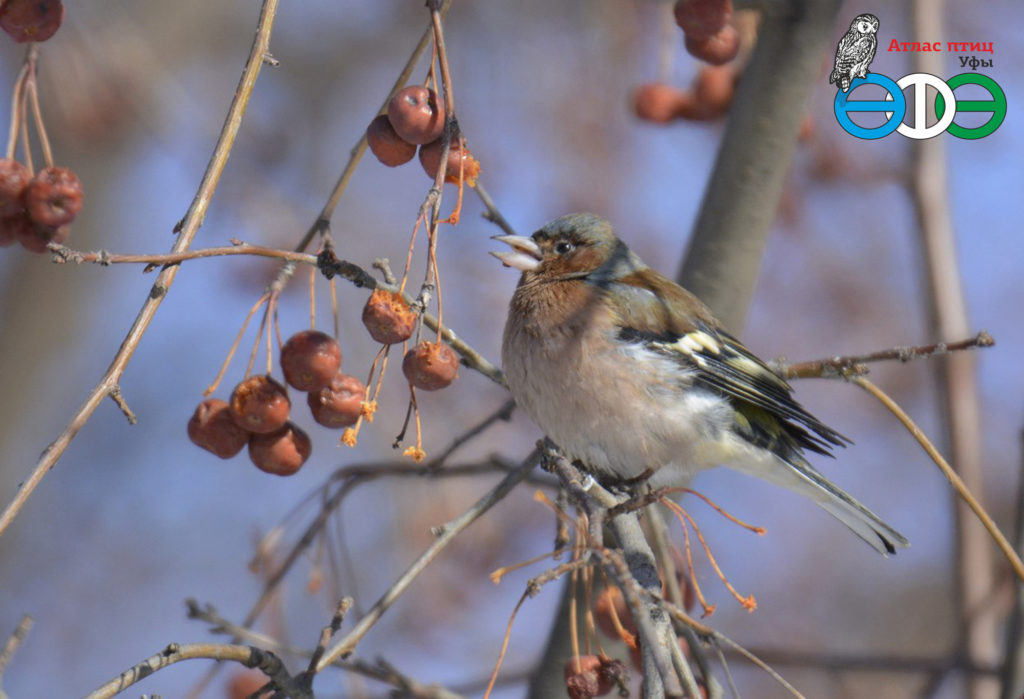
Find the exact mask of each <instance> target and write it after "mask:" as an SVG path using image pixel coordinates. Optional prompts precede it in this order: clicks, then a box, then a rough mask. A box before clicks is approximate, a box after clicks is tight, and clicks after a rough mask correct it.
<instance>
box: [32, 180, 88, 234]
mask: <svg viewBox="0 0 1024 699" xmlns="http://www.w3.org/2000/svg"><path fill="white" fill-rule="evenodd" d="M83 196H84V194H83V192H82V182H81V180H79V179H78V176H77V175H75V173H73V172H72V171H71V170H70V169H68V168H66V167H48V168H43V169H42V170H40V171H39V172H37V173H36V176H35V177H33V178H32V181H31V182H29V183H28V187H27V188H26V189H25V209H26V210H27V211H28V215H29V218H31V219H32V221H33V222H35V223H38V224H39V225H41V226H63V225H64V224H65V223H71V222H72V221H73V220H74V218H75V216H77V215H78V212H79V211H81V210H82V198H83Z"/></svg>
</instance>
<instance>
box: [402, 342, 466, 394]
mask: <svg viewBox="0 0 1024 699" xmlns="http://www.w3.org/2000/svg"><path fill="white" fill-rule="evenodd" d="M402 373H403V374H405V378H406V379H407V380H408V381H409V383H410V384H412V385H413V386H415V387H416V388H418V389H420V390H423V391H437V390H439V389H442V388H444V387H445V386H447V385H449V384H450V383H451V382H452V381H454V380H455V378H456V377H457V376H458V374H459V357H458V355H456V354H455V351H454V350H453V349H452V348H451V347H449V346H448V345H446V344H444V343H443V342H428V341H426V340H424V341H423V342H421V343H419V344H418V345H416V346H415V347H413V348H412V349H411V350H409V351H408V352H406V353H405V358H404V359H402Z"/></svg>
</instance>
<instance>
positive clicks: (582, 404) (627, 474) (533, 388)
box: [503, 333, 736, 486]
mask: <svg viewBox="0 0 1024 699" xmlns="http://www.w3.org/2000/svg"><path fill="white" fill-rule="evenodd" d="M578 346H579V344H578V343H577V342H574V341H571V338H570V337H567V336H565V335H562V336H555V337H548V338H545V339H544V340H543V341H539V340H537V339H536V338H530V339H529V340H528V336H527V335H526V334H525V333H522V334H521V335H520V336H519V337H518V338H506V343H505V351H504V352H503V354H504V357H503V359H504V367H505V373H506V377H507V380H508V384H509V387H510V389H511V390H512V394H513V396H514V397H515V399H516V402H517V403H518V404H519V406H520V407H521V408H522V409H523V410H524V411H525V412H526V413H527V414H528V415H529V416H530V417H531V418H532V419H533V420H534V422H536V423H537V425H539V426H540V428H541V429H542V430H544V432H545V433H546V434H547V435H548V436H549V437H550V438H551V439H552V440H554V441H555V443H557V444H558V445H559V446H560V447H561V448H562V449H563V450H564V451H565V453H566V455H567V456H569V457H570V458H572V459H579V460H580V461H582V462H583V463H584V464H585V465H586V466H588V467H589V468H591V469H593V470H595V471H598V472H604V473H608V474H612V475H614V476H615V477H618V478H624V479H625V478H634V477H636V476H639V475H640V474H642V473H643V472H644V471H645V470H648V469H650V470H652V471H656V472H657V473H656V475H655V476H654V477H653V478H652V479H651V483H652V485H654V486H662V485H682V484H685V483H686V482H687V481H688V480H689V478H690V476H692V475H694V474H695V473H696V472H698V471H700V470H703V469H706V468H710V467H712V466H715V465H718V464H719V463H723V462H725V461H728V460H729V459H730V457H731V456H734V454H730V453H728V452H731V451H732V448H735V446H736V441H735V438H733V437H732V436H731V435H730V429H729V428H730V427H731V425H732V414H733V413H732V408H731V407H730V406H729V404H728V403H727V402H726V401H725V400H724V399H722V398H721V397H719V396H716V395H714V394H712V393H710V392H707V391H703V390H699V389H692V388H690V387H689V386H690V381H691V378H690V376H689V374H688V373H687V372H686V371H684V370H683V368H682V367H681V366H680V365H679V364H677V363H676V362H673V361H672V360H671V359H668V358H666V357H664V356H662V355H659V354H657V353H655V352H652V351H650V350H647V349H645V348H643V347H642V346H641V345H639V344H636V345H629V346H628V347H627V348H625V349H609V350H608V351H606V352H603V353H597V354H591V355H584V354H583V353H581V352H580V351H578V350H573V349H570V348H572V347H578ZM512 347H516V351H514V352H513V351H511V348H512ZM638 360H640V361H638ZM585 377H586V378H585ZM627 406H628V407H627Z"/></svg>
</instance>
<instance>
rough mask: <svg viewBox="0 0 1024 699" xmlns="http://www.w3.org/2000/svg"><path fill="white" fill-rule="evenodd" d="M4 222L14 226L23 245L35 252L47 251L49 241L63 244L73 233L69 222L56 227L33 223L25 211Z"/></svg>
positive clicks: (15, 233) (15, 232)
mask: <svg viewBox="0 0 1024 699" xmlns="http://www.w3.org/2000/svg"><path fill="white" fill-rule="evenodd" d="M4 222H5V224H6V225H9V226H11V227H12V229H13V230H14V235H15V237H16V238H17V239H18V242H19V243H21V247H23V248H25V249H26V250H28V251H29V252H34V253H44V252H46V246H47V245H48V244H49V243H58V244H61V245H63V244H64V242H65V241H67V239H68V236H69V235H70V234H71V226H69V225H67V224H65V225H63V226H57V227H54V226H40V225H38V224H35V223H32V221H31V220H30V219H29V217H28V214H26V213H25V212H24V211H22V212H21V213H20V214H15V215H14V216H10V217H8V218H6V219H4Z"/></svg>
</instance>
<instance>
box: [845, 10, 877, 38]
mask: <svg viewBox="0 0 1024 699" xmlns="http://www.w3.org/2000/svg"><path fill="white" fill-rule="evenodd" d="M850 29H854V30H856V31H858V32H860V33H861V34H874V33H875V32H877V31H878V18H877V17H875V16H874V15H872V14H868V13H864V14H862V15H857V16H856V17H854V18H853V22H851V23H850Z"/></svg>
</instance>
